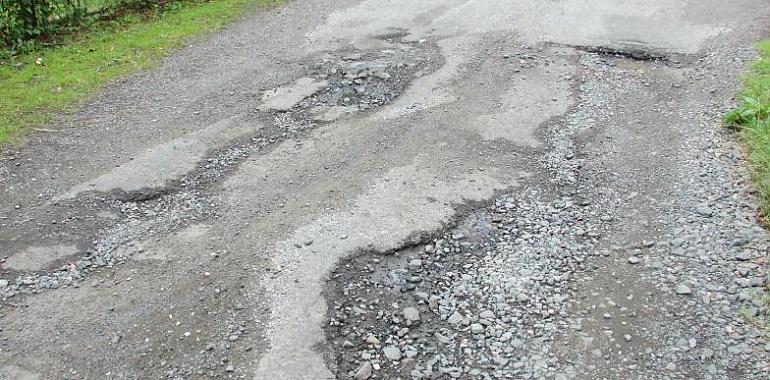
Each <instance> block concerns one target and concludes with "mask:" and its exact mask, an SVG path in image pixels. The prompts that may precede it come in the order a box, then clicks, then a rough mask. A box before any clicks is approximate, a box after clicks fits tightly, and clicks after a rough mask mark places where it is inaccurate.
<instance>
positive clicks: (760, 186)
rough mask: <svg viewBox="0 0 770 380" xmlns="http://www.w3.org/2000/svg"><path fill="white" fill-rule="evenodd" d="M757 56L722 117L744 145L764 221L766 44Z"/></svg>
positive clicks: (769, 164) (769, 107)
mask: <svg viewBox="0 0 770 380" xmlns="http://www.w3.org/2000/svg"><path fill="white" fill-rule="evenodd" d="M757 49H758V51H759V54H760V58H759V60H758V61H757V62H756V63H754V64H753V65H752V67H751V70H750V71H749V73H748V74H747V75H746V76H745V77H744V80H743V83H744V90H743V92H742V93H741V96H740V98H741V104H740V106H739V107H738V109H736V110H735V111H733V112H731V113H730V114H728V115H727V116H726V117H725V120H726V122H727V124H728V125H729V126H731V127H732V128H735V129H736V130H737V131H738V132H739V134H740V136H741V138H742V139H743V141H744V143H745V145H746V151H747V155H748V159H749V164H750V165H751V170H752V175H753V179H754V183H755V185H756V189H757V191H758V193H759V195H760V197H761V200H762V205H763V206H762V208H763V210H762V211H763V215H764V218H765V221H766V222H767V221H768V219H770V40H767V41H763V42H760V43H759V44H757Z"/></svg>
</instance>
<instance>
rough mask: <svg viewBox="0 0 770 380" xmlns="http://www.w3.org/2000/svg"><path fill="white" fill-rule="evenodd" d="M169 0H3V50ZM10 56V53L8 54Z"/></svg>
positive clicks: (0, 41)
mask: <svg viewBox="0 0 770 380" xmlns="http://www.w3.org/2000/svg"><path fill="white" fill-rule="evenodd" d="M165 3H166V0H0V49H2V50H10V51H13V50H16V49H18V48H19V47H21V46H24V45H26V44H30V43H35V42H50V41H51V39H52V37H54V36H56V35H60V34H63V33H67V32H71V31H74V30H78V29H81V28H84V27H87V26H88V25H90V24H91V22H93V21H95V20H98V19H104V18H109V17H112V16H113V15H117V14H120V13H121V12H123V11H125V10H134V11H140V10H148V9H155V8H159V7H160V8H162V7H163V6H164V5H165ZM6 55H7V54H6Z"/></svg>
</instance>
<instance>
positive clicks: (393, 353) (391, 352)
mask: <svg viewBox="0 0 770 380" xmlns="http://www.w3.org/2000/svg"><path fill="white" fill-rule="evenodd" d="M382 354H383V355H385V357H386V358H388V360H391V361H395V360H401V350H399V349H398V347H396V346H386V347H385V348H383V349H382Z"/></svg>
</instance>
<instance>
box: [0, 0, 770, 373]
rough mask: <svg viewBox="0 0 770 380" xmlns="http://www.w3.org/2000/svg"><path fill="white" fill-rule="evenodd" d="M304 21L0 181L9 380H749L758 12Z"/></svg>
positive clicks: (722, 8) (208, 60)
mask: <svg viewBox="0 0 770 380" xmlns="http://www.w3.org/2000/svg"><path fill="white" fill-rule="evenodd" d="M744 3H745V4H743V3H742V5H741V6H740V7H734V6H733V5H730V4H723V2H716V1H706V2H703V1H701V2H695V1H684V0H680V1H662V0H661V1H657V0H656V1H645V2H642V1H639V2H626V3H623V4H618V3H616V2H611V1H596V2H594V3H593V4H591V6H588V5H586V4H585V3H584V2H581V1H563V2H555V3H541V2H534V1H524V0H511V1H488V0H487V1H481V0H478V1H476V0H471V1H467V0H462V1H461V0H451V1H447V2H443V3H442V4H435V3H433V2H428V1H413V0H412V1H407V0H394V1H391V2H380V1H354V0H335V1H324V2H320V1H310V2H302V3H300V2H289V3H287V4H285V5H284V6H282V7H279V8H276V9H272V10H267V11H260V12H258V13H256V14H254V15H251V16H249V17H247V18H245V19H243V20H241V21H240V22H238V23H236V24H234V25H233V26H232V27H231V28H229V29H228V30H226V31H224V32H223V33H221V34H219V35H216V36H213V37H212V38H211V39H210V40H207V41H198V42H194V43H192V44H191V46H189V47H187V48H185V49H182V50H181V51H179V52H178V53H177V54H176V55H174V56H173V57H171V58H170V59H169V60H168V62H166V63H165V64H164V65H163V66H162V67H160V68H158V69H157V70H153V71H150V72H147V73H143V74H140V75H137V76H136V77H133V78H129V79H127V80H125V81H124V82H122V83H117V84H115V85H114V86H112V87H111V88H109V89H107V90H106V91H105V93H104V94H102V95H101V96H99V97H98V98H97V99H95V100H93V101H92V102H90V103H89V104H88V105H86V106H85V107H84V109H83V110H82V111H81V112H80V113H79V114H78V115H77V116H76V117H75V118H74V120H72V121H68V122H63V123H61V125H57V126H56V127H57V128H59V130H60V133H57V134H46V135H33V136H32V137H31V138H30V141H29V142H28V143H25V144H22V145H20V146H19V147H16V148H14V149H12V150H9V151H6V152H4V153H3V154H2V167H0V173H2V177H0V186H1V187H2V189H3V194H4V196H3V197H0V210H2V211H0V213H1V214H0V227H2V228H0V244H2V249H3V251H4V252H7V253H5V255H6V257H5V258H4V260H3V261H2V265H1V266H0V297H2V303H0V328H1V329H0V363H1V364H0V379H5V378H9V379H17V378H22V379H43V378H46V379H47V378H68V379H91V378H114V379H145V378H170V379H210V378H257V379H326V378H341V379H350V378H355V379H369V378H372V379H398V378H401V379H432V378H469V379H470V378H474V379H477V378H482V379H504V378H533V379H539V378H545V379H603V378H606V379H628V378H635V379H686V378H710V379H763V378H764V377H766V376H765V374H766V373H768V371H770V368H768V366H770V364H769V362H770V358H769V356H770V345H769V344H768V336H767V330H766V328H763V327H762V325H760V324H758V323H756V321H757V320H758V319H759V318H762V317H764V316H766V315H767V313H768V310H767V305H766V304H765V303H763V302H762V301H761V298H762V297H763V295H764V294H765V293H766V288H767V249H768V236H769V235H768V234H767V232H766V231H765V230H764V229H762V228H761V227H760V226H759V225H758V224H757V220H756V210H757V209H758V206H757V204H756V203H755V202H756V200H755V198H754V197H753V195H752V192H751V188H750V181H749V179H748V175H747V172H746V168H745V167H744V165H743V162H742V155H741V152H740V151H739V149H738V148H737V146H736V142H735V139H734V136H732V135H731V134H730V133H729V131H725V130H723V129H722V128H721V115H722V113H723V111H724V110H725V109H726V108H728V107H729V106H730V104H731V98H732V94H734V93H735V91H736V85H737V78H738V76H739V75H740V73H741V71H742V70H743V69H744V66H745V63H746V62H749V61H750V60H751V59H752V58H753V57H754V55H753V53H752V52H751V50H750V49H749V48H747V47H748V46H749V45H750V42H751V41H753V40H754V39H756V38H758V33H759V32H761V26H760V25H763V22H765V24H766V20H768V19H770V18H768V16H770V15H768V12H770V9H767V8H768V7H767V6H766V5H764V4H761V2H759V1H755V0H746V1H745V2H744Z"/></svg>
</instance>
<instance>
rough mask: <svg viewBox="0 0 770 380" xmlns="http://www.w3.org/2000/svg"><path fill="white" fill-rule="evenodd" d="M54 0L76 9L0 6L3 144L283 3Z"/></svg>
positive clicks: (5, 2) (13, 1)
mask: <svg viewBox="0 0 770 380" xmlns="http://www.w3.org/2000/svg"><path fill="white" fill-rule="evenodd" d="M57 1H58V2H59V3H62V4H64V3H66V4H76V5H77V6H76V7H75V8H66V7H58V6H57V7H53V8H50V9H48V8H46V9H42V8H35V7H33V8H29V9H27V10H26V11H25V10H20V9H17V8H14V7H19V6H23V5H24V4H33V3H36V2H37V3H40V2H41V0H0V40H1V41H2V42H0V144H3V143H6V142H8V141H11V140H13V139H15V138H17V137H18V136H20V134H21V133H22V132H23V131H25V130H28V129H30V128H34V127H37V126H42V125H44V124H46V123H49V122H51V121H53V120H55V119H56V118H57V117H61V116H62V115H65V114H66V113H68V112H72V111H75V110H76V109H77V107H78V105H79V104H81V103H82V101H84V100H85V99H87V98H88V97H89V96H90V95H92V94H94V93H95V92H96V91H98V90H99V89H100V88H102V87H103V86H104V85H105V84H106V83H108V82H109V81H110V80H113V79H115V78H117V77H120V76H124V75H126V74H130V73H132V72H135V71H137V70H142V69H147V68H149V67H152V66H153V65H154V64H157V63H158V62H159V60H160V58H162V57H164V56H167V55H168V54H170V53H171V52H172V51H173V50H174V49H175V48H177V47H179V46H180V45H181V44H182V43H183V42H184V41H185V40H186V39H187V38H189V37H192V36H196V35H200V34H203V33H207V32H211V31H214V30H217V29H219V28H221V27H222V26H224V25H226V24H227V23H228V22H230V21H232V20H233V19H234V18H235V17H237V16H238V15H240V14H241V13H242V12H243V11H245V10H246V9H247V8H248V6H249V5H254V4H260V5H267V4H275V3H277V2H278V1H280V0H212V1H204V0H186V1H174V2H172V1H171V0H57ZM57 1H52V0H48V1H47V2H46V1H42V3H47V4H56V3H57ZM31 13H34V17H37V18H40V17H43V19H44V21H40V20H39V19H37V20H35V21H32V19H31V18H29V17H33V16H31V15H30V14H31ZM41 15H42V16H41ZM25 18H27V19H26V20H25ZM36 25H37V26H36Z"/></svg>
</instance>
